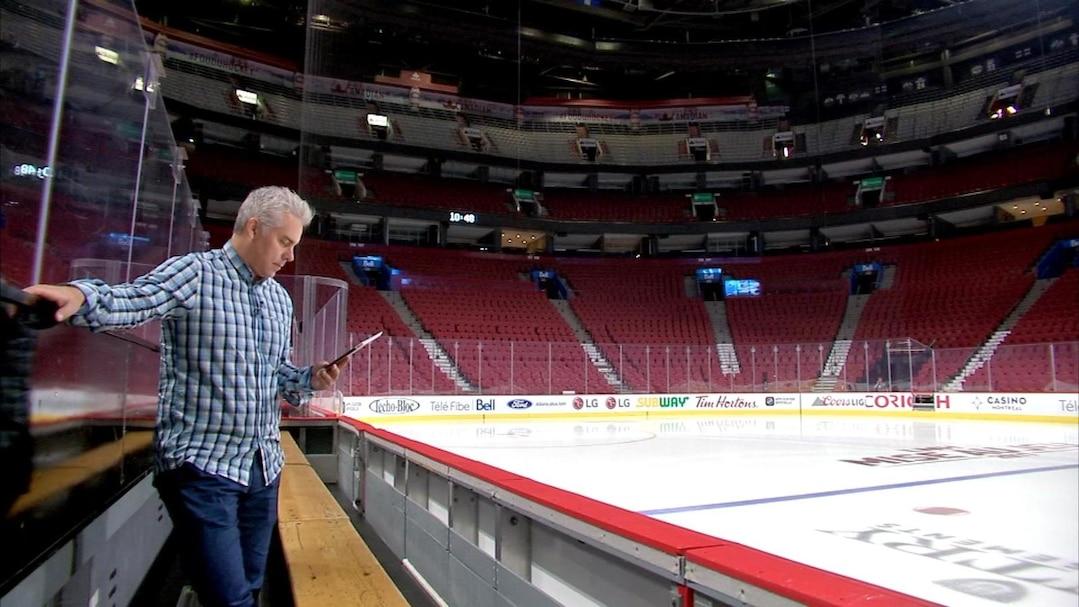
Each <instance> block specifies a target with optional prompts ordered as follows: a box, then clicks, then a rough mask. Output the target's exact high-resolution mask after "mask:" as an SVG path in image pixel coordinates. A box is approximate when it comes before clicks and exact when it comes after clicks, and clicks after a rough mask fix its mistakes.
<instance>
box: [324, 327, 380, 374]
mask: <svg viewBox="0 0 1079 607" xmlns="http://www.w3.org/2000/svg"><path fill="white" fill-rule="evenodd" d="M379 337H382V331H379V332H378V333H375V334H374V335H372V336H371V337H368V338H367V339H365V340H363V341H361V342H360V343H358V344H356V345H355V346H352V347H351V348H349V349H348V350H345V352H344V353H343V354H341V356H338V357H337V358H335V359H334V360H333V362H331V363H329V364H327V365H326V366H327V367H329V366H330V365H340V364H341V363H343V362H345V360H346V359H348V357H349V356H352V355H353V354H355V353H356V352H359V351H360V350H362V349H364V348H366V347H367V346H369V345H371V343H372V342H374V341H375V340H376V339H378V338H379Z"/></svg>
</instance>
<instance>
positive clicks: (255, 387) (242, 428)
mask: <svg viewBox="0 0 1079 607" xmlns="http://www.w3.org/2000/svg"><path fill="white" fill-rule="evenodd" d="M311 217H312V211H311V208H310V207H309V206H308V204H307V203H306V202H305V201H304V200H303V199H301V198H300V197H299V196H297V195H296V194H295V193H294V192H292V191H291V190H289V189H287V188H281V187H264V188H259V189H257V190H254V191H252V192H251V193H250V194H249V195H248V196H247V199H246V200H244V202H243V204H242V205H241V206H240V210H239V212H238V214H237V217H236V224H235V226H234V229H233V235H232V238H231V239H230V240H229V242H228V243H226V244H225V246H224V247H222V248H220V249H215V250H212V251H206V252H201V253H190V254H187V255H184V256H181V257H174V258H172V259H169V260H167V261H165V262H164V263H162V264H161V265H160V266H158V267H157V268H156V269H154V270H153V271H152V272H150V273H148V274H146V275H144V276H141V277H139V278H136V279H135V280H134V281H132V282H131V283H128V284H121V285H113V286H110V285H107V284H105V283H103V282H101V281H99V280H76V281H73V282H71V283H70V284H68V285H37V286H34V287H30V288H28V289H27V291H29V292H30V293H32V294H35V295H38V296H40V297H44V298H46V299H50V300H52V301H53V302H55V303H56V304H57V305H58V306H59V310H58V311H57V320H58V321H62V320H68V321H69V322H70V323H71V324H73V325H77V326H85V327H88V328H90V329H91V330H94V331H102V330H105V329H114V328H120V327H133V326H136V325H139V324H142V323H145V322H147V321H149V320H152V319H157V318H159V319H162V324H161V380H160V388H159V391H158V392H159V397H160V400H159V403H158V409H157V426H156V430H155V432H154V446H155V463H156V465H155V468H156V473H157V474H156V479H155V485H156V486H157V488H158V491H159V492H160V494H161V498H162V500H163V501H164V502H165V505H166V507H167V508H168V510H169V514H170V516H171V517H172V520H173V524H174V525H175V526H176V531H177V534H178V535H177V537H179V539H180V544H181V547H180V551H181V556H182V559H183V562H184V566H185V569H186V570H187V572H188V575H189V576H190V577H191V579H192V583H193V585H194V587H195V590H196V591H197V593H198V595H199V599H200V601H201V602H202V603H203V604H204V605H206V606H207V607H209V606H219V605H220V606H222V607H224V606H229V607H234V606H235V607H240V606H244V607H246V606H251V605H254V604H255V602H256V601H257V597H258V592H259V590H260V589H261V587H262V581H263V575H264V573H265V569H266V556H267V552H268V550H269V543H270V534H271V532H272V531H273V527H274V524H275V523H276V520H277V492H278V485H279V480H280V473H281V468H282V465H283V456H282V452H281V441H280V436H281V435H280V429H279V426H280V421H281V411H280V408H279V406H278V396H281V397H283V398H285V399H286V400H287V401H289V402H290V403H292V404H294V405H301V404H303V403H304V402H306V401H307V400H308V399H309V398H310V396H311V393H312V392H313V391H317V390H325V389H328V388H331V387H332V386H333V385H334V383H335V382H336V381H337V376H338V373H339V369H338V368H337V367H336V366H333V365H327V364H325V363H322V364H320V365H317V366H315V367H306V368H298V367H296V366H294V365H293V364H292V363H291V362H290V361H289V354H290V350H291V343H290V340H291V334H292V332H291V329H292V300H291V299H290V298H289V295H288V292H287V291H285V289H284V287H282V286H281V285H280V284H278V283H277V282H276V281H275V280H274V279H273V276H274V275H275V274H276V273H277V272H278V271H280V270H281V268H282V267H284V266H285V264H287V263H289V262H291V261H292V260H293V250H294V249H295V247H296V245H297V243H299V242H300V238H301V236H302V235H303V229H304V227H305V226H307V225H308V224H309V223H310V222H311Z"/></svg>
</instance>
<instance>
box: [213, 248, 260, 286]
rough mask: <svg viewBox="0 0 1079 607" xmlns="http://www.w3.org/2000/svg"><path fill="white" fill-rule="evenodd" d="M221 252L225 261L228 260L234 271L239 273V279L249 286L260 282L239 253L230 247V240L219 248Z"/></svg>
mask: <svg viewBox="0 0 1079 607" xmlns="http://www.w3.org/2000/svg"><path fill="white" fill-rule="evenodd" d="M221 250H222V251H224V252H225V259H227V260H229V263H231V264H232V266H233V267H234V268H236V271H237V272H239V273H240V277H241V278H243V279H244V281H245V282H248V283H251V284H258V283H260V282H262V281H261V280H260V279H259V278H257V277H256V276H255V273H254V272H253V271H252V270H251V266H249V265H247V262H246V261H244V259H243V257H240V253H239V252H238V251H236V248H235V247H233V246H232V241H231V240H230V241H228V242H226V243H225V246H223V247H221Z"/></svg>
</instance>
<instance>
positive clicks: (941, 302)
mask: <svg viewBox="0 0 1079 607" xmlns="http://www.w3.org/2000/svg"><path fill="white" fill-rule="evenodd" d="M1069 229H1074V224H1064V225H1063V227H1060V226H1049V227H1046V228H1043V229H1020V230H1012V231H1007V232H1001V233H995V234H987V235H982V236H971V237H965V238H957V239H952V240H944V241H940V242H933V243H926V244H919V245H903V246H899V247H894V248H888V249H886V250H885V251H882V256H881V261H885V262H887V263H894V264H895V266H896V280H895V285H894V286H893V287H892V288H891V289H888V290H882V291H878V292H877V293H875V294H874V295H873V296H872V297H871V298H870V299H869V303H868V304H867V305H866V308H865V311H864V312H863V314H862V320H861V324H860V325H859V326H858V330H857V332H856V334H855V339H859V340H861V339H864V340H872V341H874V342H877V344H876V345H875V347H880V344H879V342H880V340H887V339H895V338H896V337H897V336H907V337H912V338H914V339H916V340H918V341H919V342H921V343H923V344H927V345H930V346H932V347H933V348H934V349H935V360H934V361H933V363H934V364H935V374H936V378H937V380H938V382H942V381H944V380H946V379H947V378H950V377H952V376H953V375H955V373H956V372H957V371H958V370H959V368H960V367H961V366H962V365H963V363H965V362H966V361H967V359H969V358H970V356H971V355H972V354H973V353H974V351H975V349H976V348H977V347H978V346H979V345H981V344H982V343H983V342H984V341H985V340H986V339H988V337H989V335H990V333H991V332H992V331H993V330H994V329H995V328H996V327H997V326H999V325H1000V323H1001V322H1002V321H1003V320H1004V318H1005V317H1006V316H1007V314H1008V313H1009V312H1010V311H1011V310H1012V308H1014V307H1015V305H1016V304H1017V303H1018V302H1019V300H1020V299H1021V298H1022V297H1023V295H1024V294H1026V292H1027V291H1028V290H1029V289H1030V287H1031V285H1032V284H1033V282H1034V276H1033V273H1032V271H1031V269H1032V266H1033V264H1034V262H1035V261H1036V260H1037V258H1038V256H1039V255H1041V254H1042V253H1043V252H1044V251H1045V249H1046V247H1048V246H1049V244H1050V243H1051V242H1052V241H1053V240H1054V239H1055V238H1056V237H1057V235H1058V234H1059V233H1061V232H1062V231H1064V232H1066V231H1067V230H1069ZM881 356H883V354H882V353H880V352H878V353H877V355H876V356H873V355H872V353H871V356H870V361H869V362H870V364H871V365H875V364H877V363H874V362H873V361H874V360H879V358H880V357H881ZM864 364H865V361H864V360H859V359H852V360H850V361H848V368H847V373H848V375H849V376H851V377H863V376H865V375H866V369H865V367H864ZM875 369H877V370H876V371H870V372H869V375H870V376H872V375H874V373H880V371H879V368H877V367H875ZM933 373H934V369H933V365H931V364H926V363H924V361H923V364H922V365H921V366H920V368H919V369H916V370H915V376H914V382H915V385H916V386H931V383H932V382H931V378H932V376H933Z"/></svg>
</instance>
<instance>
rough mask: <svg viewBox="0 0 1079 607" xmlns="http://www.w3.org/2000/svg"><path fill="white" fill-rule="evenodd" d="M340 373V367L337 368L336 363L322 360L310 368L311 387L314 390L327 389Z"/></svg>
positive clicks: (334, 382)
mask: <svg viewBox="0 0 1079 607" xmlns="http://www.w3.org/2000/svg"><path fill="white" fill-rule="evenodd" d="M340 374H341V369H339V368H337V365H331V364H330V363H328V362H326V361H322V362H320V363H319V364H317V365H315V368H314V369H312V372H311V388H312V389H313V390H315V391H316V392H321V391H322V390H329V389H330V388H332V387H333V386H334V384H336V383H337V376H338V375H340Z"/></svg>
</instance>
